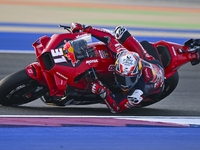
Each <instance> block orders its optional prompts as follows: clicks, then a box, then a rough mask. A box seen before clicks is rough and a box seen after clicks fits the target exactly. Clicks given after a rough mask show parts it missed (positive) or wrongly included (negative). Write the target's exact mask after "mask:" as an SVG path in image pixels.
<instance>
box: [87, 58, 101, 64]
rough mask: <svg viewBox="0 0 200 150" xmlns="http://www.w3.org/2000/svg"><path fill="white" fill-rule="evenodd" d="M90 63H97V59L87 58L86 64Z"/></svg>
mask: <svg viewBox="0 0 200 150" xmlns="http://www.w3.org/2000/svg"><path fill="white" fill-rule="evenodd" d="M92 63H98V59H94V60H87V61H86V64H89V65H90V64H92Z"/></svg>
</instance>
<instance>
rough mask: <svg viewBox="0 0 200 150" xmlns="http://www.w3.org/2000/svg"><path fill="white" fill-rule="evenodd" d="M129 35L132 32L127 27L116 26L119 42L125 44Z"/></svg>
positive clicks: (116, 36)
mask: <svg viewBox="0 0 200 150" xmlns="http://www.w3.org/2000/svg"><path fill="white" fill-rule="evenodd" d="M129 36H131V34H130V33H129V32H128V30H127V29H126V28H125V27H123V26H117V27H116V28H115V38H116V39H117V40H118V42H119V43H122V44H123V43H124V42H125V41H126V39H127V38H128V37H129Z"/></svg>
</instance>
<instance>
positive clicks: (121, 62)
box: [114, 51, 142, 91]
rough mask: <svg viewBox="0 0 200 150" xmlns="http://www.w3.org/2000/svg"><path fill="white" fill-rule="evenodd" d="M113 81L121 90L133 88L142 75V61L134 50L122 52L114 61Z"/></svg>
mask: <svg viewBox="0 0 200 150" xmlns="http://www.w3.org/2000/svg"><path fill="white" fill-rule="evenodd" d="M114 75H115V81H116V83H117V85H118V86H119V87H120V88H121V89H122V90H123V91H128V90H129V89H131V88H133V87H134V86H135V84H136V83H137V82H138V80H139V78H140V77H141V75H142V62H141V59H140V57H139V55H138V54H137V53H135V52H130V51H127V52H124V53H122V54H121V55H120V56H119V57H118V59H117V60H116V62H115V73H114Z"/></svg>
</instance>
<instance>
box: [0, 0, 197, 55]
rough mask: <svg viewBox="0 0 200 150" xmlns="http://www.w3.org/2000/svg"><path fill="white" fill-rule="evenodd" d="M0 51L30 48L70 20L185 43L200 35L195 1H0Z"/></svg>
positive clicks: (144, 37) (62, 31)
mask: <svg viewBox="0 0 200 150" xmlns="http://www.w3.org/2000/svg"><path fill="white" fill-rule="evenodd" d="M0 14H1V15H0V51H1V52H12V51H14V52H23V53H25V52H30V53H33V52H34V51H33V47H32V43H33V42H34V41H36V40H37V39H38V38H39V37H41V36H43V35H47V36H51V35H52V34H53V33H64V32H66V31H64V30H63V29H61V28H59V27H58V24H63V25H70V24H71V22H79V23H83V24H89V25H92V26H95V27H103V28H108V29H110V30H114V29H115V27H116V26H117V25H123V26H126V27H127V28H128V29H129V30H130V31H131V33H132V35H133V36H135V38H136V39H138V41H141V40H148V41H149V42H156V41H159V40H167V41H172V42H176V43H180V44H183V43H184V42H185V41H186V40H187V39H188V38H191V37H193V38H199V37H200V1H199V0H190V1H187V0H123V1H121V0H84V1H82V0H19V1H18V0H0Z"/></svg>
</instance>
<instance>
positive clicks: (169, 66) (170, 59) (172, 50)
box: [151, 41, 199, 79]
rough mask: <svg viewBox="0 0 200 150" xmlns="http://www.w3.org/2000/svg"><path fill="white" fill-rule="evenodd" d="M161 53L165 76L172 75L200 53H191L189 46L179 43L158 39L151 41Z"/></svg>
mask: <svg viewBox="0 0 200 150" xmlns="http://www.w3.org/2000/svg"><path fill="white" fill-rule="evenodd" d="M151 45H152V46H154V47H155V48H156V49H157V50H158V53H159V54H160V57H161V60H162V63H163V66H164V70H165V78H166V79H167V78H169V77H170V76H172V75H173V74H174V73H175V72H176V71H177V70H178V69H179V68H180V67H181V66H182V65H184V64H186V63H188V62H190V61H192V60H195V59H198V58H199V56H198V53H195V52H193V53H189V52H188V50H189V49H190V48H189V47H186V46H183V45H179V44H176V43H172V42H166V41H158V42H156V43H151Z"/></svg>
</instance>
